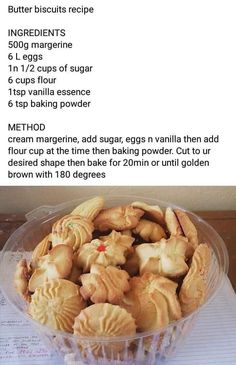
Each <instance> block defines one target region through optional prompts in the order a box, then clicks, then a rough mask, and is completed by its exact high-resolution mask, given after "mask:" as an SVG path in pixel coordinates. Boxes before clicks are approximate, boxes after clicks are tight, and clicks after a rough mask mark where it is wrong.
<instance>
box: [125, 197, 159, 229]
mask: <svg viewBox="0 0 236 365" xmlns="http://www.w3.org/2000/svg"><path fill="white" fill-rule="evenodd" d="M131 206H132V207H134V208H138V209H141V210H143V211H144V212H145V216H146V217H147V218H150V219H151V220H153V221H154V222H157V223H159V224H161V225H162V226H165V219H164V214H163V212H162V210H161V208H160V207H159V206H158V205H148V204H146V203H143V202H133V203H132V204H131Z"/></svg>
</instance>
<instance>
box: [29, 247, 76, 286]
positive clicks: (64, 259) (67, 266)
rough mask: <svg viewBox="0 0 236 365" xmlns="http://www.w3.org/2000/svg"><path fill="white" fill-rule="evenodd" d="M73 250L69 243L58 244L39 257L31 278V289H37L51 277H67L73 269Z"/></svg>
mask: <svg viewBox="0 0 236 365" xmlns="http://www.w3.org/2000/svg"><path fill="white" fill-rule="evenodd" d="M72 260H73V250H72V248H71V247H70V246H67V245H57V246H56V247H54V248H53V249H52V250H51V251H49V253H48V254H47V255H45V256H42V257H40V258H39V259H38V264H37V268H36V269H35V270H34V272H33V274H32V276H31V278H30V280H29V290H30V291H31V292H34V291H35V289H36V288H37V287H38V286H40V285H42V284H43V283H44V282H45V281H48V280H50V279H63V278H66V277H67V276H68V275H69V274H70V272H71V269H72Z"/></svg>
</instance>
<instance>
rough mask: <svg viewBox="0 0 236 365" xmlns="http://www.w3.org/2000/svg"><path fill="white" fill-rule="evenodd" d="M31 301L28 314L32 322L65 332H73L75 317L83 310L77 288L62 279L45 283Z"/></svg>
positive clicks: (82, 302)
mask: <svg viewBox="0 0 236 365" xmlns="http://www.w3.org/2000/svg"><path fill="white" fill-rule="evenodd" d="M31 299H32V300H31V303H30V305H29V314H30V315H31V317H32V318H33V319H34V320H36V321H38V322H40V323H41V324H44V325H46V326H48V327H50V328H53V329H55V330H61V331H66V332H73V328H72V326H73V324H74V320H75V317H76V316H77V315H78V314H79V313H80V311H81V310H82V309H83V308H85V302H84V300H83V298H82V297H81V295H80V292H79V287H78V286H77V285H75V284H74V283H72V282H71V281H68V280H64V279H54V280H50V281H47V282H45V283H44V284H43V285H42V286H40V287H38V288H37V289H36V290H35V293H34V294H33V295H32V297H31Z"/></svg>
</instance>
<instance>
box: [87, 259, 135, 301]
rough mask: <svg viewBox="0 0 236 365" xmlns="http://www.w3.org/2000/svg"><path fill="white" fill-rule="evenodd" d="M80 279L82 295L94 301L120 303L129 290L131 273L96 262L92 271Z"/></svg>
mask: <svg viewBox="0 0 236 365" xmlns="http://www.w3.org/2000/svg"><path fill="white" fill-rule="evenodd" d="M80 280H81V283H82V287H81V288H80V293H81V295H82V297H83V298H84V299H85V300H88V299H90V300H91V301H92V302H93V303H105V302H109V303H112V304H118V303H119V301H120V300H121V299H122V298H123V296H124V293H126V292H127V291H128V290H129V282H128V280H129V274H128V273H127V272H126V271H124V270H120V269H117V268H116V267H113V266H107V267H106V268H105V267H104V266H101V265H98V264H94V265H92V266H91V269H90V273H89V274H83V275H81V277H80Z"/></svg>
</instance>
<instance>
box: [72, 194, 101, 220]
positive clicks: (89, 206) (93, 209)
mask: <svg viewBox="0 0 236 365" xmlns="http://www.w3.org/2000/svg"><path fill="white" fill-rule="evenodd" d="M103 207H104V198H103V197H102V196H96V197H95V198H92V199H89V200H86V201H85V202H83V203H82V204H80V205H78V206H77V207H76V208H75V209H74V210H73V211H72V212H71V214H72V215H80V216H82V217H85V218H88V219H90V220H91V221H93V220H94V219H95V218H96V216H97V215H98V214H99V213H100V211H101V210H102V208H103Z"/></svg>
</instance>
